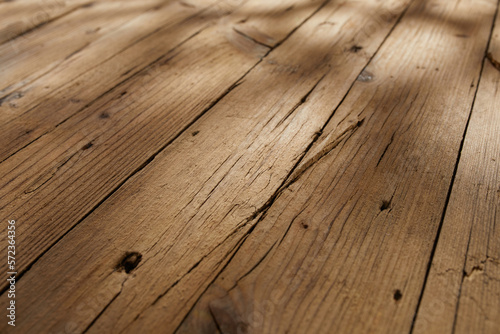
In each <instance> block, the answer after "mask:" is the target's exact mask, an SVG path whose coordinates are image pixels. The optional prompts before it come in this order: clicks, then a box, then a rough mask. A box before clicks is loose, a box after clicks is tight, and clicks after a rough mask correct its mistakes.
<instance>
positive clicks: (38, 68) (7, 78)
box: [0, 0, 164, 121]
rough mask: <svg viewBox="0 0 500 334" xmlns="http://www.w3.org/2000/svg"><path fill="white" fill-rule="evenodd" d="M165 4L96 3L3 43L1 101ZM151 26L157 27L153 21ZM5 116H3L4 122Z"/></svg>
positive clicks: (154, 0)
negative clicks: (101, 39) (96, 42)
mask: <svg viewBox="0 0 500 334" xmlns="http://www.w3.org/2000/svg"><path fill="white" fill-rule="evenodd" d="M163 3H164V1H161V0H147V1H141V2H133V3H132V2H130V1H123V0H122V1H105V2H104V1H103V2H97V3H95V5H93V6H90V7H85V8H81V9H80V10H77V11H74V12H72V13H71V14H68V15H66V16H65V17H64V18H61V19H60V20H57V21H56V22H53V23H51V24H47V25H45V26H44V27H43V28H40V29H38V30H36V31H34V32H33V33H31V34H27V35H25V36H23V38H19V39H16V40H15V41H12V42H10V43H6V44H4V45H2V46H0V62H1V64H2V68H1V69H0V84H1V87H0V92H1V93H0V103H2V104H3V103H6V102H9V98H8V95H9V94H10V93H13V92H15V91H17V95H21V94H23V91H22V90H20V89H22V87H23V86H25V85H27V84H28V83H30V82H32V81H34V80H35V79H37V78H39V77H41V76H43V74H45V73H47V72H50V71H51V70H53V69H54V68H56V67H58V66H60V65H61V64H62V63H64V62H65V61H67V60H68V58H71V57H72V56H74V55H75V54H76V53H78V52H81V51H82V50H83V49H85V48H86V47H87V46H89V45H90V44H91V43H93V42H94V41H95V40H97V39H99V38H101V37H102V36H104V35H106V34H108V33H109V32H112V31H114V30H116V29H117V28H118V27H119V26H121V25H123V24H124V23H127V22H128V21H130V20H131V19H133V18H134V17H137V16H139V15H140V14H141V13H142V12H145V11H147V10H149V9H152V8H154V7H156V6H159V5H161V4H163ZM109 13H113V15H112V16H110V15H109ZM151 25H152V26H153V27H152V28H153V29H154V24H151ZM61 31H64V34H61ZM146 32H147V31H146ZM116 51H118V50H116ZM103 56H106V55H103ZM14 95H16V94H14ZM6 97H7V98H6ZM11 99H12V100H11V101H12V102H11V103H15V98H14V96H11ZM17 99H18V98H17ZM5 117H6V115H2V120H3V121H5V120H6V118H5Z"/></svg>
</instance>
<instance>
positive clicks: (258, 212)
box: [169, 0, 414, 333]
mask: <svg viewBox="0 0 500 334" xmlns="http://www.w3.org/2000/svg"><path fill="white" fill-rule="evenodd" d="M329 1H330V0H328V1H326V2H325V3H324V4H323V5H322V7H323V6H324V5H326V4H327V3H328V2H329ZM413 1H414V0H411V1H410V2H409V3H408V5H407V6H406V8H405V9H404V10H403V11H402V13H401V14H400V15H399V17H398V19H397V20H396V22H395V23H394V25H393V27H391V29H390V30H389V32H388V33H387V35H386V36H385V37H384V39H383V40H382V42H381V43H380V45H379V46H378V48H377V50H376V51H375V52H374V53H373V55H372V56H371V57H370V59H368V61H367V63H366V65H365V66H364V67H363V68H362V70H361V71H360V73H359V75H360V74H361V73H362V72H363V71H364V70H365V69H366V68H367V67H368V66H369V65H370V63H371V62H372V60H373V58H374V57H375V56H376V55H377V54H378V52H379V51H380V49H381V48H382V46H383V45H384V44H385V42H386V41H387V39H388V38H389V37H390V35H391V34H392V32H393V31H394V29H395V28H396V26H397V25H398V24H399V23H400V22H401V20H402V18H403V17H404V16H405V14H406V12H407V11H408V8H409V7H410V6H411V4H412V3H413ZM320 9H321V8H319V9H318V11H319V10H320ZM315 13H316V12H315ZM315 13H313V15H314V14H315ZM311 16H312V15H311ZM280 44H281V43H280ZM266 56H267V55H266ZM359 75H358V76H359ZM325 76H326V75H325ZM325 76H323V77H321V79H320V80H319V81H318V82H317V83H316V84H315V85H314V87H316V86H318V84H319V82H321V81H322V80H323V78H324V77H325ZM358 76H356V78H355V79H354V81H353V82H352V84H351V86H350V87H349V89H348V90H347V92H346V93H345V95H344V96H343V97H342V99H341V101H340V102H339V103H338V105H337V106H336V107H335V108H334V110H333V111H332V113H331V115H330V116H329V118H328V119H327V121H326V122H325V123H324V125H323V126H322V128H321V130H319V131H318V132H317V133H316V135H315V136H314V138H313V140H312V141H311V143H310V144H309V145H308V146H307V148H306V149H305V150H304V152H303V153H302V154H301V157H300V158H299V159H298V161H297V162H296V163H295V165H294V166H293V167H292V169H291V170H290V172H289V173H288V175H287V176H286V177H285V178H284V180H283V182H282V184H281V185H280V187H278V189H277V190H276V192H275V193H274V194H273V195H272V196H271V197H270V198H269V200H268V201H267V202H266V203H265V204H264V205H263V206H262V207H261V208H259V209H258V210H256V211H255V212H254V214H253V215H251V216H250V217H248V218H247V219H246V222H247V223H248V222H250V221H251V220H253V219H255V218H257V217H258V216H259V215H260V217H259V219H258V220H257V222H256V223H255V224H254V225H252V227H250V229H249V230H248V231H247V232H246V233H245V234H244V235H243V236H242V237H241V239H240V240H239V241H238V243H239V245H238V246H237V248H236V250H235V251H234V253H233V254H232V255H231V257H230V258H229V259H228V261H227V262H226V264H225V265H224V267H223V268H222V269H221V270H220V272H219V273H218V274H217V275H216V276H215V277H214V278H213V279H212V280H211V281H210V283H209V284H208V285H207V287H206V288H205V289H204V291H203V292H202V293H201V294H200V296H199V297H198V298H197V300H196V302H195V303H194V304H193V306H192V307H191V308H190V309H189V310H188V311H187V312H186V315H185V316H184V318H183V319H182V321H180V323H179V325H178V326H177V328H176V329H175V331H174V333H175V332H177V331H178V330H179V328H180V326H182V324H183V323H184V321H185V320H186V318H187V317H188V315H189V314H190V313H191V311H192V310H193V309H194V308H195V307H196V305H197V303H198V301H199V300H200V299H201V298H202V296H203V295H204V294H205V292H206V291H207V290H208V289H209V287H210V286H211V285H212V284H213V283H214V282H215V281H216V280H217V278H219V276H220V274H221V273H222V272H224V270H225V269H226V268H227V266H228V265H229V263H231V261H232V260H233V258H234V256H235V255H236V254H237V253H238V251H239V250H240V248H241V247H242V246H243V244H244V243H245V240H246V239H247V238H248V236H249V235H250V234H251V233H252V232H253V231H254V230H255V228H256V227H257V225H258V224H259V223H260V222H261V221H262V220H263V219H264V218H265V217H266V214H267V212H268V211H269V209H270V208H271V207H272V206H273V204H274V202H275V201H276V200H277V199H278V198H279V196H280V195H281V194H282V193H283V192H284V191H285V190H286V189H287V188H288V187H290V186H291V185H292V184H293V183H295V181H297V180H298V179H299V178H300V176H301V175H302V174H303V173H305V172H306V170H307V169H309V168H310V167H311V166H312V165H314V164H315V163H317V162H318V161H319V160H320V159H321V158H322V157H323V156H325V155H327V154H328V153H329V152H330V151H331V150H329V151H328V152H326V153H325V154H324V155H323V156H321V157H320V158H318V159H317V160H316V161H315V162H314V163H312V164H310V165H309V166H308V167H306V168H304V169H303V170H302V172H301V173H300V174H298V175H297V176H295V177H294V178H293V179H291V180H289V179H290V178H291V176H292V175H293V174H294V172H295V170H296V169H297V168H298V166H299V165H300V164H301V162H302V160H303V159H304V157H305V156H306V155H307V153H308V152H309V151H310V149H311V148H312V147H313V146H314V144H315V143H316V142H317V140H318V139H319V137H320V136H321V134H322V132H323V130H324V129H325V128H326V127H327V125H328V124H329V123H330V121H331V119H332V118H333V116H334V115H335V113H336V112H337V110H338V109H339V108H340V106H341V105H342V103H343V102H344V101H345V99H346V97H347V96H348V95H349V93H350V92H351V90H352V88H353V87H354V85H355V83H356V81H357V78H358ZM313 90H314V89H313ZM311 93H312V90H311V91H310V92H308V93H307V94H306V97H307V96H308V95H310V94H311ZM305 102H306V101H304V102H303V103H305ZM298 107H300V105H299V106H296V107H295V108H298ZM359 123H360V122H358V124H359ZM361 123H362V122H361ZM358 124H357V125H358ZM359 125H361V124H359ZM359 125H358V126H359ZM356 128H357V127H356ZM356 128H355V129H354V131H355V130H356ZM351 131H352V129H351ZM346 132H349V131H346ZM345 134H346V133H343V135H345ZM341 137H342V138H343V139H345V136H342V135H341ZM348 137H349V135H348ZM347 139H349V138H347ZM339 143H340V142H339ZM332 149H333V148H332ZM275 245H276V243H274V244H273V245H272V246H271V248H270V249H269V250H268V251H267V252H266V253H265V255H264V257H263V258H262V259H260V260H259V261H258V263H257V264H256V265H254V266H253V267H252V269H251V270H250V271H248V272H246V273H245V274H244V275H243V276H246V275H248V274H250V272H251V271H252V270H253V269H255V268H256V267H257V266H258V265H259V264H260V263H261V262H262V261H263V260H264V258H265V257H267V255H268V254H269V253H270V252H271V250H272V249H273V248H274V246H275ZM241 278H242V277H240V278H239V279H237V280H236V281H239V280H240V279H241ZM169 289H170V287H169ZM214 322H215V323H216V326H217V327H218V326H219V325H218V323H217V321H216V319H215V318H214Z"/></svg>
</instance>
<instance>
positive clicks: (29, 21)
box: [0, 0, 92, 44]
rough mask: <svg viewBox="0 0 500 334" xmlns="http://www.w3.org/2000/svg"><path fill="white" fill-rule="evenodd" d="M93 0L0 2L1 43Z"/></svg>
mask: <svg viewBox="0 0 500 334" xmlns="http://www.w3.org/2000/svg"><path fill="white" fill-rule="evenodd" d="M90 3H92V1H91V0H71V1H67V0H49V1H45V2H42V1H38V0H16V1H4V2H2V3H0V44H2V43H5V42H7V41H10V40H13V39H15V38H19V37H20V36H21V35H22V34H26V33H27V32H30V31H32V30H34V29H36V28H39V27H41V26H43V25H45V24H47V23H49V22H52V21H54V20H57V19H58V18H61V17H63V16H65V15H67V14H69V13H71V12H73V11H75V10H78V9H80V8H82V7H86V6H88V5H89V4H90Z"/></svg>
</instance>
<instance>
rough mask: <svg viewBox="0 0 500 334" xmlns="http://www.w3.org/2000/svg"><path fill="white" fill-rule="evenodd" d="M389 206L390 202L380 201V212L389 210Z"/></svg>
mask: <svg viewBox="0 0 500 334" xmlns="http://www.w3.org/2000/svg"><path fill="white" fill-rule="evenodd" d="M390 206H391V201H382V205H381V206H380V211H384V210H387V209H389V207H390Z"/></svg>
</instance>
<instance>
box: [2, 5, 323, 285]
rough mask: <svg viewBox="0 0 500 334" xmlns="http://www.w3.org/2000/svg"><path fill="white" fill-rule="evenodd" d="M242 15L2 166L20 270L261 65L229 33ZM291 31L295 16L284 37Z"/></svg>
mask: <svg viewBox="0 0 500 334" xmlns="http://www.w3.org/2000/svg"><path fill="white" fill-rule="evenodd" d="M254 1H261V0H254ZM298 1H303V0H298ZM276 4H277V5H283V3H279V2H276ZM308 4H309V7H308V8H307V10H301V11H300V12H297V14H296V16H299V17H302V19H303V20H305V19H306V18H307V15H311V14H312V13H313V12H314V10H317V9H318V8H319V6H320V5H321V2H320V1H317V2H316V3H315V4H316V7H314V6H313V3H312V2H308ZM214 10H216V13H212V14H210V13H208V14H207V15H217V13H219V12H220V8H214ZM241 10H242V11H243V10H244V7H243V8H242V9H241ZM283 10H285V8H283ZM242 13H243V14H245V17H247V16H248V14H249V13H247V12H245V11H243V12H238V13H234V15H232V16H231V18H230V19H229V20H227V21H225V22H221V23H220V24H217V25H212V26H211V27H210V28H209V29H206V30H204V31H203V32H201V33H200V34H199V35H197V36H196V37H193V38H192V39H190V40H189V41H188V42H186V43H185V44H183V45H182V46H180V47H179V48H176V49H175V50H174V51H172V52H171V53H168V54H167V55H165V56H164V57H162V58H161V59H159V60H158V61H157V62H156V63H155V64H154V66H152V67H149V68H148V69H146V70H145V71H143V72H141V73H139V75H137V76H136V77H135V78H134V79H133V80H129V81H127V82H125V83H124V84H122V85H120V86H118V87H116V88H115V89H114V90H112V91H111V92H110V93H109V94H107V95H105V96H103V97H102V98H101V99H100V100H99V101H97V102H96V103H95V104H93V105H92V106H90V107H89V108H87V109H85V110H83V111H82V112H80V113H78V114H76V116H75V117H73V118H70V119H68V120H67V121H66V122H65V123H64V124H61V125H60V126H58V127H57V129H56V130H55V131H53V132H50V133H48V134H47V135H45V136H43V137H42V138H40V140H38V141H36V142H34V143H33V144H31V145H29V146H28V147H26V148H25V149H23V150H22V151H20V152H19V153H17V154H15V155H14V156H12V157H10V158H9V159H8V160H6V161H5V162H3V163H2V164H1V165H0V170H1V173H2V174H1V175H2V176H3V177H2V185H1V187H0V198H1V199H2V205H1V207H0V216H1V217H12V216H15V217H17V219H18V220H19V221H20V222H21V223H20V224H19V226H18V230H19V234H20V235H21V236H20V237H19V238H20V239H19V241H20V243H21V244H24V245H25V246H24V247H25V248H24V251H25V252H26V254H27V256H25V257H23V259H20V260H19V261H18V263H17V264H18V269H19V271H20V272H22V271H23V270H25V269H26V268H28V266H29V265H30V263H32V262H33V261H34V260H35V259H36V258H37V257H38V256H39V255H40V254H42V253H43V252H44V251H45V250H46V249H47V248H48V247H50V246H51V245H52V244H53V243H54V242H55V241H56V240H57V239H58V238H60V237H61V236H62V235H64V234H65V233H66V232H67V231H68V230H69V229H70V228H71V227H73V226H74V225H75V224H77V223H78V222H79V221H80V220H81V219H82V218H83V217H85V216H86V215H87V214H88V213H89V212H90V211H92V210H93V208H94V207H95V206H96V205H98V204H99V203H100V202H101V201H102V200H104V199H105V198H106V197H107V196H108V195H109V194H110V193H112V192H113V191H114V190H115V189H116V188H117V187H119V186H120V185H121V183H123V182H124V181H125V180H126V179H127V178H128V177H130V176H131V175H132V174H133V173H135V172H136V171H137V170H138V169H140V168H142V166H144V164H145V163H147V162H148V159H151V158H152V157H153V156H154V155H155V154H156V153H157V152H158V151H159V150H161V149H162V148H164V147H165V146H166V145H168V144H169V142H170V141H172V140H173V139H174V138H175V137H176V136H177V135H178V134H179V133H180V132H181V131H182V130H183V129H184V128H185V127H186V126H187V125H189V124H190V123H191V122H192V121H194V120H195V119H196V118H197V117H199V115H200V114H202V113H203V112H204V111H205V110H207V109H208V108H210V106H211V105H213V104H214V103H215V102H217V100H218V98H219V97H220V96H222V95H224V94H226V93H227V92H228V90H230V89H231V87H232V86H233V84H234V83H235V82H236V81H237V80H238V79H239V78H241V77H242V76H244V75H245V73H246V72H247V71H248V70H249V69H251V68H252V67H253V66H255V64H257V63H258V62H260V57H261V56H262V55H263V54H265V53H266V52H267V51H268V50H269V48H267V47H264V46H262V45H260V44H256V43H254V42H252V41H251V40H249V39H248V38H246V37H244V36H242V35H241V34H239V33H237V32H235V31H234V29H233V25H234V23H235V22H239V21H241V18H242ZM259 15H260V14H259ZM293 24H296V17H295V18H294V19H293V20H291V21H290V26H289V32H290V31H291V30H292V29H293V28H295V26H293ZM263 28H268V30H267V31H266V32H267V34H268V35H269V36H274V38H275V39H276V40H277V41H280V40H283V39H285V38H286V37H287V36H286V35H285V34H284V32H283V31H278V32H277V33H275V31H274V30H273V24H272V21H270V22H269V24H268V25H267V26H265V27H263ZM156 37H157V38H158V37H159V36H156ZM163 37H165V38H166V37H168V35H167V36H163ZM172 38H174V39H175V38H177V35H174V36H173V37H172ZM163 43H165V44H169V43H168V40H166V39H163ZM156 44H157V43H156ZM193 92H196V94H194V93H193ZM124 93H126V94H124ZM173 101H175V103H174V102H173ZM41 229H43V230H44V231H47V232H46V233H39V231H40V230H41ZM2 246H3V247H6V245H2ZM2 265H3V266H5V265H4V264H2ZM4 285H5V284H4Z"/></svg>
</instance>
